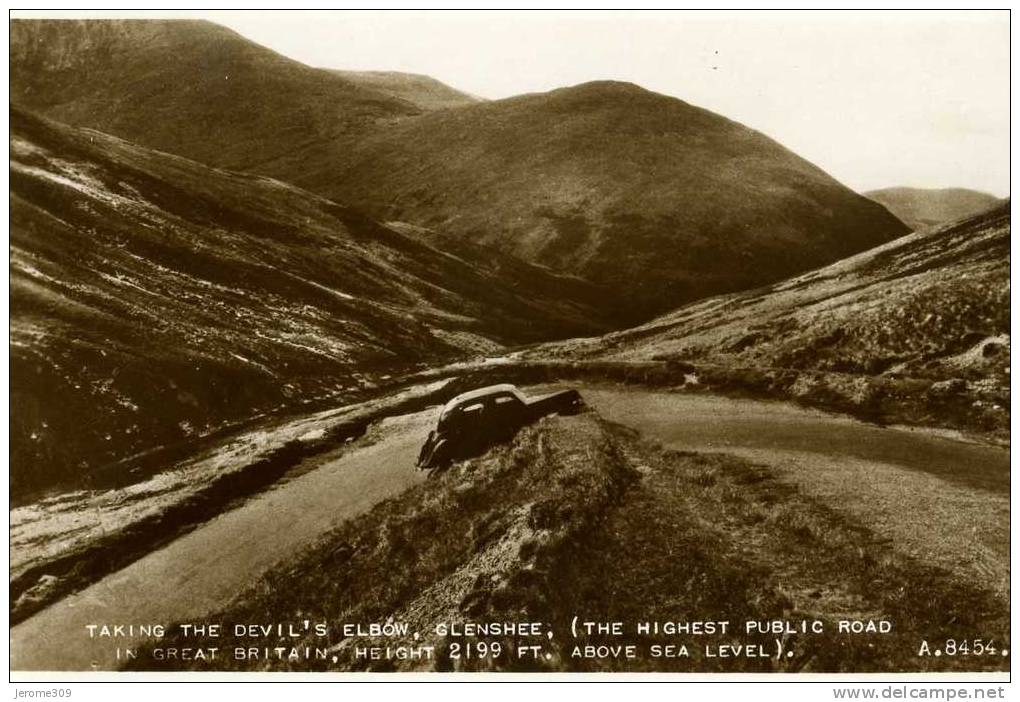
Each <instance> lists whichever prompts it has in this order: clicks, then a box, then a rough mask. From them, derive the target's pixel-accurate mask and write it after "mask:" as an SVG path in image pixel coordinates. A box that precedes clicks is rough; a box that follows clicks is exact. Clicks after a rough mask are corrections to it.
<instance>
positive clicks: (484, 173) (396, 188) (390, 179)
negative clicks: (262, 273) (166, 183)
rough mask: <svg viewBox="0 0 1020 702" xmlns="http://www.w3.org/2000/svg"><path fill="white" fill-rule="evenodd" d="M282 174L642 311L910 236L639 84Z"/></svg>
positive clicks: (411, 136)
mask: <svg viewBox="0 0 1020 702" xmlns="http://www.w3.org/2000/svg"><path fill="white" fill-rule="evenodd" d="M299 160H300V164H301V166H300V167H299ZM276 167H279V170H278V171H277V174H278V175H280V176H281V177H286V178H290V179H293V180H294V181H295V182H297V183H300V184H302V185H303V186H304V187H308V188H310V189H313V190H317V191H321V192H324V193H328V194H329V195H330V196H334V197H337V198H339V199H342V200H344V201H346V202H351V203H357V204H358V205H359V206H361V207H365V208H367V209H368V211H369V212H371V213H373V214H374V215H375V216H377V217H378V218H380V219H384V220H391V219H395V220H404V221H409V222H412V223H415V224H418V225H421V226H424V227H427V228H429V229H431V230H432V231H433V235H434V236H435V237H436V238H438V239H445V240H448V239H467V240H469V241H472V242H475V243H483V244H490V245H494V246H496V247H499V248H501V249H503V250H506V251H510V252H512V253H514V254H516V255H518V256H520V257H522V258H524V259H525V260H529V261H535V262H540V263H542V264H543V265H546V266H549V267H550V268H552V269H554V270H557V271H563V272H569V273H573V274H576V275H580V276H582V277H584V278H586V279H588V280H591V281H596V282H598V283H600V284H604V285H607V286H609V287H612V288H613V289H614V290H616V291H617V292H618V294H619V295H621V296H622V297H623V298H624V299H626V300H628V302H630V303H631V304H632V305H634V312H635V316H639V315H641V314H646V313H647V312H648V311H650V310H654V311H658V312H661V311H663V310H664V309H667V308H669V307H671V306H675V305H677V304H679V303H681V302H685V301H689V300H691V299H694V298H698V297H704V296H706V295H710V294H714V293H719V292H726V291H731V290H735V289H740V288H745V287H749V286H756V285H761V284H763V283H766V282H772V281H774V280H777V279H781V278H783V277H786V276H788V275H791V274H793V273H795V272H799V271H802V270H805V269H809V268H812V267H816V266H818V265H820V264H824V263H829V262H831V261H834V260H837V259H839V258H842V257H844V256H847V255H850V254H853V253H857V252H858V251H860V250H862V249H865V248H868V247H871V246H874V245H876V244H880V243H883V242H885V241H888V240H889V239H891V238H893V237H894V236H897V235H900V234H903V233H905V232H906V228H905V227H903V225H902V224H901V223H900V222H899V221H898V220H896V219H895V218H894V217H892V216H891V215H890V214H889V213H888V212H887V211H886V210H885V209H883V208H882V207H880V206H877V205H876V204H874V203H872V202H870V201H868V200H866V199H864V198H862V197H860V196H858V195H857V194H855V193H853V192H851V191H850V190H848V189H846V188H844V187H843V186H842V185H840V184H839V183H837V182H836V181H834V180H833V179H832V178H830V177H829V176H827V175H826V174H825V173H823V172H822V171H820V170H819V169H817V168H815V167H814V166H812V165H811V164H809V163H807V162H806V161H804V160H802V159H800V158H798V157H797V156H796V155H794V154H792V153H790V152H789V151H787V150H786V149H784V148H783V147H781V146H780V145H779V144H776V143H775V142H773V141H771V140H770V139H768V138H766V137H765V136H763V135H761V134H759V133H757V132H754V131H753V130H750V129H748V128H746V127H744V126H742V125H739V124H736V123H734V122H731V121H729V120H726V119H724V118H722V117H719V116H718V115H714V114H712V113H710V112H708V111H706V110H702V109H700V108H697V107H694V106H692V105H689V104H687V103H685V102H682V101H681V100H677V99H674V98H670V97H666V96H664V95H658V94H655V93H652V92H649V91H646V90H643V89H641V88H639V87H637V86H635V85H630V84H626V83H611V82H600V83H589V84H585V85H580V86H576V87H572V88H564V89H561V90H554V91H552V92H550V93H543V94H536V95H525V96H521V97H516V98H510V99H506V100H497V101H492V102H486V103H480V104H476V105H470V106H466V107H461V108H457V109H454V110H444V111H440V112H435V113H431V114H427V115H423V116H421V117H418V118H415V119H413V120H406V121H401V122H399V123H394V124H392V125H390V126H389V127H388V128H387V129H385V130H379V131H377V132H375V133H373V134H371V135H368V136H366V137H365V138H362V139H359V140H357V141H356V142H354V143H351V144H350V145H347V146H345V147H344V154H343V155H342V156H332V155H330V154H328V153H327V152H325V151H321V152H319V153H310V152H302V153H301V154H299V155H295V158H294V160H293V162H292V163H285V162H283V161H281V162H278V163H276V164H274V168H276Z"/></svg>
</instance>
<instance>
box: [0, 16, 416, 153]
mask: <svg viewBox="0 0 1020 702" xmlns="http://www.w3.org/2000/svg"><path fill="white" fill-rule="evenodd" d="M10 32H11V42H10V61H11V81H10V85H11V100H12V101H13V102H14V103H15V104H20V105H23V106H25V107H27V108H29V109H31V110H33V111H35V112H39V113H42V114H45V115H47V116H49V117H53V118H55V119H58V120H60V121H62V122H65V123H68V124H72V125H76V126H85V127H91V128H94V129H99V130H100V131H103V132H106V133H109V134H115V135H117V136H120V137H123V138H125V139H129V140H131V141H134V142H136V143H139V144H142V145H144V146H150V147H153V148H157V149H160V150H162V151H169V152H171V153H174V154H178V155H181V156H186V157H188V158H193V159H196V160H198V161H202V162H203V163H207V164H211V165H214V166H223V167H228V168H243V169H250V168H251V167H252V166H253V165H256V164H259V163H264V162H266V161H269V160H271V159H272V158H274V157H275V156H279V155H282V154H287V153H290V152H291V151H293V150H294V149H297V148H299V147H301V146H302V145H305V144H308V143H310V142H318V141H320V140H330V139H336V138H339V137H341V136H344V135H347V134H350V133H358V132H360V131H362V130H364V129H367V128H369V127H371V126H372V125H373V124H374V123H375V122H376V121H377V120H380V119H383V120H385V119H392V118H396V117H401V116H406V115H413V114H417V113H418V112H420V111H421V108H419V107H417V106H415V105H414V104H412V103H410V102H407V101H405V100H402V99H400V98H397V97H394V96H393V95H392V94H388V93H384V92H377V91H375V90H373V89H371V88H370V87H366V86H365V85H363V84H362V83H363V82H362V81H352V80H348V79H346V78H344V77H342V76H340V75H338V74H335V73H333V72H331V71H327V70H320V69H316V68H311V67H309V66H306V65H304V64H302V63H299V62H297V61H293V60H291V59H288V58H286V57H284V56H280V55H279V54H276V53H275V52H273V51H270V50H269V49H266V48H264V47H261V46H259V45H257V44H254V43H252V42H250V41H248V40H246V39H244V38H243V37H241V36H240V35H238V34H236V33H234V32H232V31H230V30H229V29H226V28H225V27H221V26H218V25H215V24H212V23H209V22H197V21H181V20H152V21H148V20H84V21H73V20H13V21H11V22H10Z"/></svg>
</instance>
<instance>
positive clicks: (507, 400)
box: [496, 395, 516, 405]
mask: <svg viewBox="0 0 1020 702" xmlns="http://www.w3.org/2000/svg"><path fill="white" fill-rule="evenodd" d="M515 401H516V400H515V398H513V397H510V396H509V395H502V396H500V397H497V398H496V404H497V405H505V404H508V403H510V402H515Z"/></svg>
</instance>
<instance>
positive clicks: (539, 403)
mask: <svg viewBox="0 0 1020 702" xmlns="http://www.w3.org/2000/svg"><path fill="white" fill-rule="evenodd" d="M583 406H584V403H583V401H582V400H581V395H580V394H579V393H578V392H577V390H561V391H560V392H554V393H552V394H549V395H543V396H541V397H528V396H527V395H525V394H524V393H522V392H521V391H520V390H518V389H517V387H515V386H513V385H490V386H489V387H486V388H479V389H478V390H472V391H471V392H466V393H463V394H461V395H457V396H456V397H455V398H453V399H452V400H450V401H449V402H447V403H446V405H445V406H444V407H443V412H442V414H440V415H439V423H438V424H437V425H436V428H435V430H434V431H430V432H429V436H428V439H426V441H425V445H424V446H422V448H421V453H420V454H419V455H418V469H419V470H435V469H442V468H445V467H446V466H448V465H449V464H450V463H451V462H453V461H457V460H461V459H464V458H469V457H471V456H477V455H478V454H480V453H482V452H483V451H485V450H486V449H487V448H489V447H490V446H492V445H493V444H497V443H499V442H501V441H507V440H509V439H511V438H513V436H514V435H515V434H516V433H517V432H518V431H519V430H520V429H521V427H523V426H524V425H526V424H529V423H530V422H533V421H535V420H536V419H539V418H541V417H544V416H546V415H548V414H575V413H577V412H579V411H580V410H581V408H582V407H583Z"/></svg>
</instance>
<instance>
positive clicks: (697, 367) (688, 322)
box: [533, 201, 1010, 441]
mask: <svg viewBox="0 0 1020 702" xmlns="http://www.w3.org/2000/svg"><path fill="white" fill-rule="evenodd" d="M1009 254H1010V223H1009V202H1008V201H1007V202H1006V203H1004V204H1002V205H999V206H998V207H995V208H993V209H992V210H989V211H988V212H985V213H983V214H980V215H977V216H975V217H972V218H970V219H968V220H965V221H963V222H958V223H956V224H952V225H947V226H944V227H942V228H938V229H930V230H925V231H922V232H917V233H914V234H910V235H908V236H905V237H902V238H900V239H897V240H896V241H893V242H891V243H889V244H886V245H884V246H880V247H878V248H875V249H872V250H871V251H867V252H865V253H862V254H859V255H857V256H854V257H852V258H849V259H847V260H845V261H840V262H839V263H836V264H833V265H831V266H829V267H827V268H822V269H820V270H817V271H813V272H811V273H808V274H805V275H802V276H800V277H797V278H792V279H790V280H786V281H783V282H781V283H778V284H775V285H772V286H769V287H766V288H760V289H757V290H749V291H746V292H742V293H738V294H734V295H726V296H720V297H714V298H711V299H708V300H704V301H701V302H698V303H695V304H692V305H688V306H686V307H681V308H680V309H678V310H676V311H674V312H671V313H670V314H667V315H665V316H663V317H660V318H658V319H656V320H654V321H652V322H649V323H648V324H645V325H642V326H640V327H636V328H634V329H630V330H627V331H623V332H616V333H611V334H609V335H607V336H605V337H601V338H598V339H586V340H572V341H568V342H563V343H555V344H551V345H549V346H547V347H544V348H541V349H538V350H536V351H534V352H533V353H534V355H535V356H538V357H546V358H548V357H556V356H558V357H566V358H590V359H593V358H599V359H615V360H625V361H642V360H653V359H655V360H667V361H673V362H676V363H678V364H679V365H680V366H681V367H682V366H684V365H685V364H691V367H690V369H689V370H690V374H689V378H688V380H689V381H690V383H691V385H690V387H692V388H693V387H695V385H696V384H699V383H700V384H701V385H705V384H706V383H709V384H712V385H715V386H716V387H717V389H728V390H736V391H751V392H755V393H759V392H763V393H765V394H768V395H773V396H775V395H778V396H782V397H794V398H803V399H806V400H809V401H812V402H813V403H816V404H821V405H823V406H828V407H836V408H839V409H846V410H849V411H853V412H855V413H860V414H865V415H867V416H870V417H872V418H875V419H880V420H881V419H887V420H892V421H910V422H913V423H918V424H927V425H938V426H948V427H952V428H957V429H965V430H969V431H975V432H978V433H982V434H986V435H990V436H992V437H995V438H998V439H1005V440H1007V441H1008V440H1009V415H1010V412H1009V408H1010V367H1009V349H1010V326H1009V320H1010V304H1009V300H1010V282H1009V280H1010V278H1009V268H1010V258H1009ZM682 376H683V374H681V379H680V382H681V384H683V383H684V382H685V381H684V380H683V377H682Z"/></svg>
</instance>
